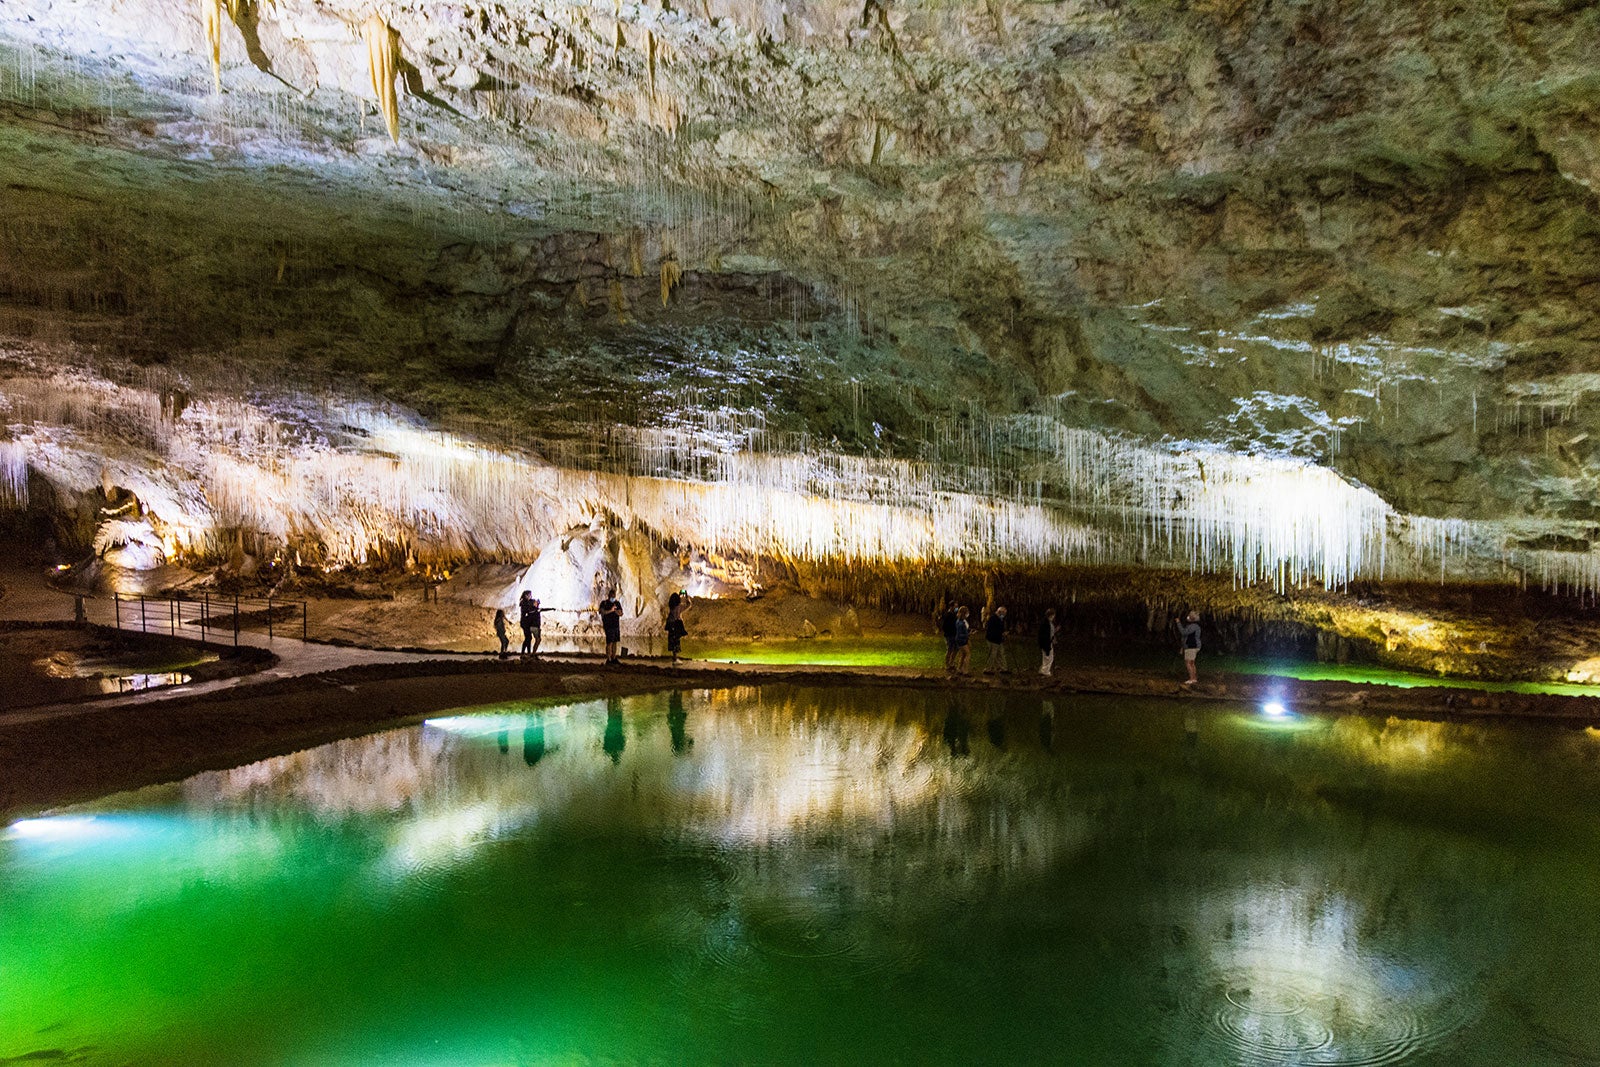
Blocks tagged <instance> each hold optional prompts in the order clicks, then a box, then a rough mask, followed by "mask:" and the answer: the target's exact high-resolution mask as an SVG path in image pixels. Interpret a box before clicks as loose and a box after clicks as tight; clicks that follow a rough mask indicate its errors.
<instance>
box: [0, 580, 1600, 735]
mask: <svg viewBox="0 0 1600 1067" xmlns="http://www.w3.org/2000/svg"><path fill="white" fill-rule="evenodd" d="M46 579H47V576H46V574H44V573H43V572H39V571H32V572H30V571H22V570H10V571H6V572H0V587H3V589H4V596H3V598H0V621H25V622H70V621H71V619H72V614H73V597H72V595H70V594H67V593H63V592H61V591H59V590H57V589H54V588H52V587H51V586H50V585H49V583H48V581H47V580H46ZM84 603H85V608H86V612H87V615H88V619H89V621H90V622H91V623H94V624H97V625H101V626H107V627H114V626H115V625H116V621H117V620H116V617H115V607H114V605H113V602H112V601H111V600H110V599H109V598H103V597H102V598H86V599H85V602H84ZM121 621H122V623H123V625H122V627H121V628H122V630H124V631H125V632H134V633H137V632H140V631H139V627H138V625H136V623H137V617H136V616H134V615H132V614H131V613H130V612H129V610H128V607H127V603H126V602H124V606H123V610H122V620H121ZM149 632H150V633H152V634H157V633H159V634H160V636H163V637H165V636H167V635H166V634H165V633H162V632H161V631H160V630H159V628H158V627H157V625H156V624H155V623H154V622H152V624H151V627H150V631H149ZM230 636H231V634H230ZM179 639H180V640H183V638H179ZM238 640H239V643H240V644H241V645H248V646H250V647H253V648H258V649H262V650H265V651H268V652H270V653H272V654H273V655H274V656H275V657H276V662H275V663H273V664H271V665H270V666H267V667H265V668H263V669H261V670H258V671H254V672H250V673H245V674H239V675H236V676H233V677H229V678H221V679H216V680H212V681H204V682H191V683H188V684H186V685H181V686H171V687H166V688H159V689H148V690H141V691H137V692H131V693H123V694H111V695H107V696H104V697H96V698H88V699H79V700H76V701H71V702H63V703H59V704H51V705H47V706H36V707H30V708H23V709H17V710H15V711H11V712H0V725H7V724H14V723H19V722H33V721H39V720H43V719H51V718H60V717H66V716H76V715H83V714H87V713H90V712H96V711H100V710H104V709H112V708H126V707H136V706H148V705H153V704H159V703H162V702H166V701H173V700H179V699H187V698H192V697H199V696H204V695H207V694H221V693H226V692H229V691H246V690H249V689H251V688H252V687H257V686H261V685H266V684H269V683H282V682H284V681H286V680H291V679H297V678H305V677H308V676H312V675H330V674H331V675H334V677H333V678H330V679H329V681H330V682H332V683H337V681H338V677H337V674H336V672H341V671H345V672H350V671H354V672H357V673H360V674H361V675H362V677H363V678H367V679H376V678H378V677H384V678H391V679H392V678H400V677H422V676H429V675H460V674H462V673H464V672H472V671H477V670H481V671H483V672H507V671H509V672H516V671H518V670H526V671H528V672H530V673H533V672H537V673H540V674H546V675H548V674H550V673H551V672H552V671H556V672H562V671H569V672H570V671H572V670H574V669H576V670H580V671H587V672H589V673H586V674H585V675H584V678H585V681H586V682H588V683H590V684H591V685H592V686H593V687H594V689H595V690H596V691H601V690H604V689H605V688H606V687H607V685H608V684H610V683H608V682H607V681H606V679H607V678H613V679H621V678H624V677H627V678H629V679H631V680H630V682H629V683H628V685H629V686H630V687H637V686H638V685H639V684H640V683H641V682H645V681H646V680H648V684H654V685H658V686H668V685H674V684H678V685H682V684H689V685H695V686H719V685H750V684H760V683H762V682H791V683H795V684H812V685H862V684H866V685H897V684H898V685H916V686H929V685H935V686H939V687H941V688H944V687H948V688H952V689H1002V690H1020V691H1035V692H1042V693H1046V694H1051V693H1101V694H1111V695H1123V696H1145V697H1163V698H1184V699H1199V700H1213V701H1217V700H1222V701H1247V702H1264V701H1276V702H1283V703H1285V704H1286V705H1288V706H1291V707H1297V708H1305V709H1315V708H1325V709H1347V710H1356V711H1366V712H1374V713H1379V714H1397V715H1421V716H1440V715H1447V716H1456V715H1464V716H1473V715H1489V716H1494V715H1511V716H1526V717H1536V718H1558V719H1566V720H1580V721H1585V722H1597V721H1600V700H1597V699H1596V698H1593V697H1576V696H1554V695H1545V694H1520V693H1498V692H1486V691H1482V690H1473V689H1459V688H1443V687H1432V688H1430V687H1415V688H1408V689H1402V688H1395V687H1390V686H1383V685H1370V684H1364V683H1356V682H1337V681H1304V680H1297V679H1293V678H1285V677H1278V676H1270V675H1245V674H1235V675H1230V674H1221V673H1212V674H1210V675H1209V676H1207V677H1205V678H1203V680H1202V682H1201V684H1199V685H1197V686H1192V687H1185V686H1182V685H1181V684H1179V683H1180V681H1181V679H1180V678H1178V677H1177V676H1176V675H1173V676H1170V677H1169V676H1167V675H1162V674H1156V673H1152V672H1149V671H1143V670H1134V669H1126V668H1116V667H1106V668H1082V667H1065V668H1058V670H1057V672H1056V674H1055V675H1054V676H1053V677H1051V678H1048V679H1046V678H1041V677H1039V676H1038V675H1037V674H1035V673H1033V672H1032V671H1022V672H1018V673H1015V674H1006V675H1000V676H995V675H980V674H973V675H969V676H959V677H952V676H950V675H948V674H946V673H945V672H944V671H943V670H936V669H934V670H930V669H924V668H917V667H890V666H880V665H874V666H871V667H834V666H819V665H816V664H739V663H723V662H704V661H687V660H686V661H683V662H682V663H679V664H670V663H669V662H667V661H666V660H665V659H659V660H658V659H646V658H635V659H630V660H627V661H625V663H624V664H623V665H621V666H616V667H602V664H601V657H600V656H598V655H583V654H558V655H551V654H544V655H541V656H539V657H537V659H535V660H534V661H532V662H530V663H522V662H521V661H519V660H517V659H516V658H515V657H513V659H512V660H511V661H509V662H500V661H498V660H497V659H496V657H494V656H493V655H492V654H490V653H489V652H487V651H485V652H483V653H469V652H444V651H430V650H426V649H403V650H402V649H376V648H363V647H359V646H354V645H342V644H341V645H332V644H323V643H319V642H316V641H304V640H301V639H299V638H295V637H286V636H282V635H281V634H280V635H277V636H273V637H268V636H267V634H265V633H264V632H259V631H255V630H250V629H243V630H241V631H240V633H239V635H238ZM930 640H932V638H930ZM384 667H391V668H395V669H394V670H393V671H383V670H382V668H384ZM408 668H409V669H408ZM224 699H225V698H224Z"/></svg>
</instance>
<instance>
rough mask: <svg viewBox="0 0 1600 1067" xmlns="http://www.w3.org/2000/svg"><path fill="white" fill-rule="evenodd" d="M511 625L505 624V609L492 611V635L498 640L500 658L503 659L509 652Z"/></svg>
mask: <svg viewBox="0 0 1600 1067" xmlns="http://www.w3.org/2000/svg"><path fill="white" fill-rule="evenodd" d="M510 630H511V625H510V624H509V623H507V622H506V609H505V608H495V609H494V635H495V636H496V637H498V638H499V639H500V658H501V659H505V658H506V656H507V655H508V654H509V653H510V651H511V633H510Z"/></svg>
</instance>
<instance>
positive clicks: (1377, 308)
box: [0, 0, 1600, 574]
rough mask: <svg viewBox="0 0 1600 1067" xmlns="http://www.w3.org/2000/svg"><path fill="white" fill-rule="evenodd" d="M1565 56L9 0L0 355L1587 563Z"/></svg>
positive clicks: (644, 13) (773, 16) (1468, 42)
mask: <svg viewBox="0 0 1600 1067" xmlns="http://www.w3.org/2000/svg"><path fill="white" fill-rule="evenodd" d="M208 25H209V26H210V27H211V30H210V31H209V32H210V33H211V35H212V37H213V39H214V41H215V44H216V63H215V65H213V62H212V45H211V44H210V43H208V29H207V27H208ZM1597 42H1600V5H1596V4H1594V3H1590V2H1586V0H1527V2H1523V3H1518V4H1514V5H1507V4H1504V3H1499V2H1490V0H1461V2H1418V3H1409V2H1408V3H1399V2H1388V3H1378V2H1372V0H1344V2H1334V0H1321V2H1315V0H1314V2H1303V3H1293V2H1290V3H1285V2H1278V0H1190V2H1183V0H1125V2H1121V3H1117V2H1103V3H1100V2H1078V0H1062V2H1022V0H986V2H976V0H973V2H958V0H922V2H917V3H889V2H882V0H864V2H863V0H854V2H853V3H849V4H842V3H833V2H828V0H816V2H804V0H795V2H791V3H780V2H773V0H766V2H762V0H684V2H683V3H681V4H677V5H665V6H663V5H658V4H638V3H616V2H613V0H603V2H601V0H595V2H577V0H572V2H561V0H549V2H543V3H509V4H475V3H450V4H446V3H386V4H383V5H380V6H378V7H376V8H374V7H373V6H372V5H371V4H370V3H366V2H363V3H355V2H353V0H237V2H234V0H227V2H223V3H215V2H209V0H208V2H203V3H200V4H198V5H196V4H194V3H192V2H186V3H175V2H169V0H143V2H139V3H134V2H131V0H122V2H120V3H107V2H103V0H102V2H88V0H83V2H78V0H11V2H10V3H7V4H5V5H4V6H3V7H0V189H3V194H0V335H3V336H5V337H8V338H11V339H12V348H13V352H14V353H20V354H21V355H18V356H17V358H18V359H20V360H22V361H23V363H26V364H27V365H28V366H29V367H31V368H32V370H31V372H30V373H37V372H38V371H39V363H38V361H39V360H40V359H43V360H45V361H46V362H47V363H48V362H49V361H51V360H59V359H61V358H63V357H62V355H61V354H62V353H65V352H69V351H70V352H73V353H77V354H78V355H77V356H74V358H80V357H81V355H82V353H84V352H90V353H94V354H95V356H94V358H95V359H96V360H97V361H98V365H100V366H101V368H102V370H104V368H105V367H106V366H109V365H111V364H113V363H115V364H116V365H117V366H119V367H121V368H122V369H121V370H119V371H117V372H116V373H118V374H121V375H122V376H123V378H122V380H128V377H127V376H128V375H130V374H134V375H135V376H137V373H140V372H139V371H137V370H130V369H129V368H143V372H142V373H145V374H147V375H152V374H154V375H158V376H159V375H168V376H170V380H171V381H182V382H183V383H185V384H186V385H187V386H188V387H190V388H193V389H195V390H197V391H202V390H203V389H205V388H213V389H217V390H233V391H234V392H236V393H240V394H242V393H245V392H248V391H250V390H277V391H279V392H280V393H281V392H283V391H285V390H292V389H295V388H302V389H303V388H304V387H305V386H306V385H307V384H308V383H316V384H317V385H318V387H319V388H322V389H325V390H330V391H340V392H342V393H344V394H352V395H354V394H359V395H360V396H361V397H363V398H365V399H368V400H376V401H389V402H394V403H399V404H403V405H405V406H406V407H408V408H409V409H411V410H413V411H417V412H420V413H421V415H422V416H423V417H424V418H426V419H427V420H429V421H430V422H431V424H433V425H443V426H448V427H453V428H455V429H457V430H458V431H461V432H464V433H465V432H470V433H471V434H472V435H473V436H474V437H475V439H477V440H481V441H485V442H489V443H490V444H491V445H493V446H495V447H505V448H525V447H532V448H534V449H535V450H536V451H539V452H540V454H542V455H546V456H551V457H552V458H556V459H557V460H558V461H563V462H569V463H577V464H579V465H586V466H589V467H594V466H596V465H604V462H606V460H605V457H597V456H595V455H594V454H593V453H594V452H595V451H596V450H602V451H603V450H604V443H603V442H601V443H597V441H600V439H599V438H598V437H597V435H596V431H595V429H594V428H595V426H596V424H600V425H603V426H617V427H623V428H635V429H641V430H646V431H651V432H654V431H658V430H660V429H662V428H667V429H670V430H676V431H679V432H682V433H683V434H686V435H688V436H689V437H691V438H693V439H695V440H699V441H707V442H711V443H712V445H713V446H715V444H716V442H717V441H718V440H726V439H733V440H737V441H739V442H743V443H745V444H749V443H750V442H752V441H755V440H757V438H758V437H759V439H760V440H761V441H770V442H780V441H781V442H784V443H786V444H785V447H797V446H795V443H796V442H801V443H802V444H809V445H810V446H812V447H820V448H823V449H825V450H828V451H830V452H832V453H834V454H837V455H839V456H845V457H849V456H855V457H866V458H872V459H874V460H877V461H882V462H886V463H887V462H901V461H907V460H922V461H933V462H939V461H945V460H950V461H952V462H958V463H962V464H967V465H968V467H969V468H970V467H974V466H982V467H984V468H985V469H986V470H990V471H994V472H1000V473H1002V474H1004V475H1005V477H1007V478H1010V479H1012V481H1014V482H1015V481H1019V480H1020V481H1021V482H1028V481H1029V479H1032V482H1033V483H1034V484H1035V485H1036V495H1038V494H1043V495H1045V496H1048V495H1049V487H1050V485H1051V484H1052V483H1053V482H1054V481H1063V482H1071V481H1072V478H1071V477H1066V476H1063V477H1062V478H1060V479H1054V478H1052V477H1051V476H1045V475H1040V476H1035V475H1036V474H1037V472H1036V471H1034V470H1033V469H1032V468H1031V467H1030V466H1029V464H1030V463H1031V462H1033V458H1036V456H1034V452H1030V451H1029V449H1030V448H1033V445H1030V444H1029V443H1028V442H1025V441H1022V440H1020V437H1019V431H1018V429H1017V427H1018V426H1019V425H1024V424H1025V425H1026V426H1028V427H1031V429H1030V430H1029V431H1028V432H1029V433H1034V432H1035V431H1036V430H1037V427H1038V425H1039V424H1040V421H1041V420H1043V421H1044V422H1047V423H1049V424H1050V425H1051V426H1053V427H1057V428H1060V429H1062V430H1064V431H1096V432H1098V433H1099V434H1102V435H1105V439H1106V440H1109V441H1115V442H1121V443H1123V444H1124V445H1125V446H1126V448H1125V450H1124V452H1123V453H1119V454H1121V455H1132V456H1135V457H1145V458H1143V459H1138V460H1137V462H1134V463H1133V465H1134V466H1137V467H1138V468H1139V470H1145V469H1146V467H1145V466H1139V464H1141V463H1142V464H1145V465H1146V466H1148V464H1149V463H1150V462H1152V461H1151V460H1150V459H1149V456H1150V455H1151V454H1152V452H1164V453H1169V454H1172V455H1179V454H1182V455H1186V456H1187V455H1195V454H1199V455H1204V454H1205V453H1206V451H1207V450H1216V449H1221V450H1225V451H1227V452H1230V453H1235V454H1255V455H1259V456H1266V457H1273V459H1272V462H1284V461H1298V462H1309V463H1312V464H1317V465H1322V466H1326V467H1328V468H1331V469H1332V470H1333V471H1336V472H1338V474H1339V475H1341V476H1342V477H1343V478H1344V479H1345V480H1346V481H1347V482H1348V483H1350V484H1349V486H1348V487H1347V488H1348V490H1349V491H1350V492H1352V493H1358V494H1359V493H1360V492H1364V490H1363V489H1361V487H1366V488H1367V489H1370V490H1371V491H1372V493H1375V494H1376V496H1377V498H1381V501H1382V503H1383V506H1384V507H1387V508H1390V509H1393V515H1394V516H1402V515H1409V516H1416V517H1418V518H1419V519H1422V520H1470V521H1473V522H1477V523H1479V524H1487V525H1483V526H1482V528H1483V529H1484V530H1489V529H1491V528H1492V531H1493V532H1492V533H1485V534H1483V536H1482V537H1480V538H1479V540H1480V542H1481V544H1480V547H1482V545H1489V546H1490V548H1491V549H1492V550H1493V551H1499V552H1501V553H1504V552H1505V551H1507V550H1512V549H1518V548H1525V549H1529V550H1533V551H1535V552H1536V553H1537V554H1541V558H1542V559H1544V562H1545V563H1546V564H1548V563H1549V559H1548V558H1546V557H1551V556H1559V557H1562V558H1563V560H1565V561H1566V563H1565V567H1564V571H1563V572H1564V573H1568V574H1579V573H1594V572H1595V568H1594V567H1593V565H1592V563H1591V562H1590V561H1591V560H1592V559H1593V558H1594V557H1593V556H1592V554H1591V553H1590V551H1589V548H1590V541H1591V540H1594V539H1597V538H1600V530H1595V531H1591V530H1590V528H1589V525H1588V524H1590V523H1597V524H1600V522H1597V520H1600V515H1597V514H1596V499H1597V494H1596V492H1595V489H1596V485H1595V483H1596V480H1597V471H1600V468H1597V466H1596V462H1595V460H1596V449H1597V448H1600V415H1597V413H1596V412H1595V409H1594V406H1593V405H1592V404H1590V403H1589V400H1590V398H1591V394H1592V393H1594V392H1595V391H1597V390H1600V356H1597V354H1596V341H1597V339H1600V320H1597V318H1596V315H1595V311H1594V309H1595V308H1596V307H1597V306H1600V205H1597V202H1596V199H1595V193H1594V183H1595V181H1596V179H1597V177H1600V129H1597V125H1596V120H1595V119H1594V117H1593V116H1594V115H1595V113H1596V111H1595V105H1596V104H1597V103H1600V74H1597V73H1596V72H1595V71H1594V68H1593V63H1592V55H1593V52H1594V48H1595V45H1596V43H1597ZM390 69H392V71H393V80H392V84H393V86H394V88H395V105H394V110H393V111H392V112H391V114H392V116H393V118H395V119H396V120H397V127H396V128H397V131H398V137H391V134H390V129H389V126H388V122H387V119H386V116H385V114H384V112H385V111H386V110H388V109H387V108H386V107H385V106H384V105H385V103H386V101H385V96H386V95H387V93H386V90H387V87H388V84H390V80H389V76H388V73H387V71H388V70H390ZM219 86H220V90H219V88H218V87H219ZM29 361H31V362H29ZM106 373H110V372H109V371H106ZM141 380H142V381H144V382H145V384H146V385H149V386H150V387H151V388H152V389H157V390H159V389H160V388H161V387H162V386H161V384H160V383H159V382H155V379H154V378H146V379H141ZM162 380H163V381H166V380H168V379H162ZM152 383H153V384H152ZM1019 419H1021V420H1023V422H1021V423H1019V421H1018V420H1019ZM719 435H722V436H721V438H719ZM1024 436H1025V435H1024ZM1030 440H1031V439H1030ZM774 447H776V446H774ZM551 450H554V452H552V451H551ZM1035 451H1036V450H1035ZM1074 454H1076V453H1074ZM975 456H976V457H978V460H981V462H979V461H978V460H975V459H974V457H975ZM1018 456H1021V457H1022V458H1020V459H1019V458H1017V457H1018ZM1030 457H1032V458H1030ZM1219 462H1220V460H1219ZM1197 469H1198V474H1197V476H1196V477H1197V478H1198V481H1199V482H1204V481H1205V478H1206V474H1205V464H1204V462H1203V461H1200V462H1199V465H1198V468H1197ZM646 473H649V471H647V472H646ZM673 473H677V474H682V473H684V472H683V471H682V470H675V471H674V472H673ZM997 476H998V475H997ZM968 481H969V482H970V479H968ZM1341 484H1342V483H1341ZM1040 486H1042V487H1044V488H1037V487H1040ZM1063 492H1065V491H1063ZM1067 495H1070V494H1067ZM1176 495H1177V496H1181V495H1182V491H1181V490H1179V491H1177V494H1176ZM1334 496H1335V497H1337V496H1338V494H1334ZM1367 496H1368V497H1370V496H1371V494H1367ZM1339 499H1341V500H1342V499H1343V498H1339ZM1362 500H1366V497H1362ZM1144 503H1145V504H1151V500H1149V499H1146V500H1145V501H1144ZM1155 506H1157V507H1159V504H1158V503H1157V504H1156V505H1155ZM1361 506H1362V507H1367V506H1368V504H1367V503H1363V504H1362V505H1361ZM1392 517H1393V516H1391V518H1392ZM1433 530H1434V527H1428V531H1433ZM1426 536H1430V537H1431V536H1434V533H1433V532H1427V533H1426ZM1493 551H1491V552H1490V554H1493ZM1568 557H1570V558H1568ZM1557 569H1558V570H1562V568H1557Z"/></svg>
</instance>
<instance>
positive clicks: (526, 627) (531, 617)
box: [517, 589, 541, 656]
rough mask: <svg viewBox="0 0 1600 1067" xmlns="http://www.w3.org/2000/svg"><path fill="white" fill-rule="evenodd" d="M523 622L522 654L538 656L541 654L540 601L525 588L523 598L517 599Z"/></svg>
mask: <svg viewBox="0 0 1600 1067" xmlns="http://www.w3.org/2000/svg"><path fill="white" fill-rule="evenodd" d="M517 608H518V609H519V612H520V616H521V622H522V654H523V655H524V656H537V655H538V654H539V641H540V634H539V617H540V614H541V613H540V611H539V602H538V601H537V600H535V599H534V596H533V594H532V593H531V592H529V591H528V590H526V589H524V590H523V591H522V599H521V600H519V601H517Z"/></svg>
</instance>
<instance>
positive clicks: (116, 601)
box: [111, 593, 122, 630]
mask: <svg viewBox="0 0 1600 1067" xmlns="http://www.w3.org/2000/svg"><path fill="white" fill-rule="evenodd" d="M111 603H112V604H113V605H114V606H115V607H116V610H117V629H119V630H120V629H122V594H121V593H112V594H111Z"/></svg>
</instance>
